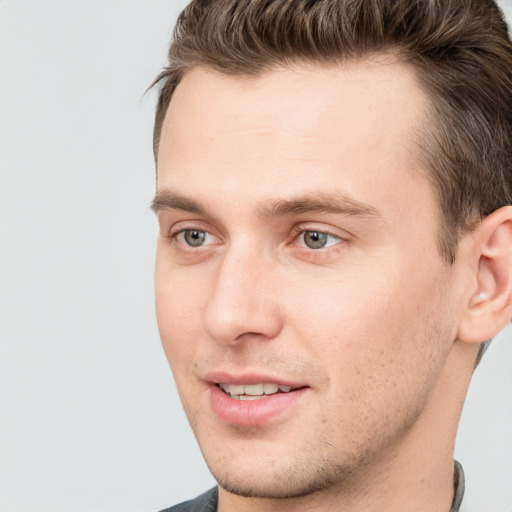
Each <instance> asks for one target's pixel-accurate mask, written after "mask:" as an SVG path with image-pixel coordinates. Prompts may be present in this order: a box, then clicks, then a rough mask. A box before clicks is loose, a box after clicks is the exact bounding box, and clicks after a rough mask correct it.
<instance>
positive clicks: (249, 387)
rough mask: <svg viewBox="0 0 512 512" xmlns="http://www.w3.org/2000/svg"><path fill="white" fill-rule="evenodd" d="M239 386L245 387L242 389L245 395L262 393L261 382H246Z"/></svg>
mask: <svg viewBox="0 0 512 512" xmlns="http://www.w3.org/2000/svg"><path fill="white" fill-rule="evenodd" d="M241 387H242V388H243V387H245V390H244V391H245V394H246V395H260V396H261V395H263V384H246V385H245V386H241ZM237 394H238V393H237Z"/></svg>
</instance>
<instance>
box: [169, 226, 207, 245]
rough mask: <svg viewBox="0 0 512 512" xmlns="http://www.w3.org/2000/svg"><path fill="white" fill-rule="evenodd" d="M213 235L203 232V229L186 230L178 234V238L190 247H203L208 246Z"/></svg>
mask: <svg viewBox="0 0 512 512" xmlns="http://www.w3.org/2000/svg"><path fill="white" fill-rule="evenodd" d="M211 236H212V235H211V234H210V233H208V231H203V230H201V229H184V230H183V231H180V232H179V233H177V234H176V238H177V239H178V240H179V241H180V242H183V243H185V244H186V245H188V246H190V247H201V246H202V245H206V244H207V243H208V242H209V239H210V238H211Z"/></svg>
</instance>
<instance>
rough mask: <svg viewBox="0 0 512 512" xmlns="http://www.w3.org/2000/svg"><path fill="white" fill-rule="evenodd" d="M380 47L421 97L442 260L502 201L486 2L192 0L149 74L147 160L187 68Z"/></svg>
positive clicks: (252, 64)
mask: <svg viewBox="0 0 512 512" xmlns="http://www.w3.org/2000/svg"><path fill="white" fill-rule="evenodd" d="M383 52H388V53H389V52H392V53H393V54H395V55H397V57H398V58H399V59H400V60H401V61H403V62H406V63H409V64H410V65H412V66H413V68H414V69H415V71H416V74H417V78H418V81H419V83H420V85H421V86H422V88H423V89H424V90H425V91H426V92H427V94H428V95H429V97H430V100H431V112H430V114H431V115H430V117H431V123H429V124H430V127H425V129H423V133H422V134H421V137H420V139H419V141H418V142H419V146H420V149H421V151H420V152H419V153H420V158H422V160H423V162H424V164H425V167H426V168H427V170H428V176H429V178H430V179H431V181H432V183H433V185H434V189H435V190H436V192H437V195H438V199H439V205H440V208H441V213H442V223H441V233H440V236H439V248H440V251H441V254H442V255H443V257H444V258H445V259H446V261H447V262H449V263H452V262H453V261H454V260H455V257H456V252H457V245H458V240H459V238H460V235H461V234H462V233H464V232H466V231H468V230H470V229H473V228H474V226H475V224H476V223H477V222H478V220H479V219H480V218H482V217H485V216H486V215H489V214H490V213H492V212H493V211H494V210H496V209H498V208H500V207H501V206H504V205H506V204H511V203H512V45H511V43H510V38H509V36H508V33H507V25H506V23H505V21H504V17H503V13H502V12H501V10H500V9H499V7H498V6H497V5H496V3H495V2H494V0H193V1H192V2H191V3H190V4H189V5H188V6H187V7H186V8H185V9H184V10H183V12H182V13H181V14H180V16H179V18H178V21H177V24H176V27H175V32H174V38H173V41H172V43H171V46H170V49H169V55H168V57H169V62H168V65H167V67H166V68H165V69H164V70H163V71H162V73H161V74H160V75H159V76H158V77H157V79H156V80H155V82H154V84H157V83H159V84H161V89H160V93H159V99H158V103H157V110H156V120H155V128H154V139H153V144H154V152H155V158H156V155H157V151H158V146H159V141H160V132H161V129H162V123H163V120H164V117H165V113H166V111H167V107H168V106H169V103H170V101H171V97H172V94H173V91H174V89H175V87H176V86H177V84H178V83H179V81H180V80H181V78H182V76H183V75H184V73H185V72H186V71H187V70H188V69H191V68H194V67H198V66H203V67H207V68H210V69H213V70H216V71H219V72H221V73H224V74H228V75H239V76H251V75H258V74H261V73H262V72H264V71H266V70H269V69H272V68H273V67H275V66H278V65H288V64H292V63H294V62H304V61H306V62H316V63H319V64H333V63H336V62H342V61H346V60H350V59H360V58H364V57H367V56H372V55H374V54H377V53H383ZM154 84H153V85H154Z"/></svg>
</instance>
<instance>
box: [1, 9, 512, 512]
mask: <svg viewBox="0 0 512 512" xmlns="http://www.w3.org/2000/svg"><path fill="white" fill-rule="evenodd" d="M184 4H185V2H183V1H182V0H180V1H169V0H167V1H164V0H122V1H121V0H103V1H100V0H88V1H87V2H85V1H78V0H76V1H72V0H67V1H66V0H60V1H57V0H47V1H43V2H41V1H35V0H33V1H29V0H1V1H0V59H1V60H0V166H1V167H0V168H1V175H0V176H1V182H0V208H1V211H0V243H1V245H0V272H1V274H0V294H1V302H0V329H1V340H2V343H1V345H0V400H1V401H0V404H1V410H0V439H1V444H0V449H1V452H0V510H1V511H2V512H70V511H72V512H86V511H87V512H135V511H140V512H150V511H156V510H159V509H161V508H164V507H167V506H169V505H171V504H174V503H177V502H178V501H181V500H184V499H187V498H191V497H193V496H195V495H197V494H199V493H200V492H202V491H204V490H206V489H207V488H208V487H210V486H212V485H213V483H214V482H213V479H212V477H211V476H210V475H209V473H208V470H207V469H206V467H205V465H204V462H203V461H202V458H201V455H200V453H199V450H198V448H197V447H196V444H195V441H194V439H193V436H192V434H191V432H190V431H189V428H188V425H187V423H186V420H185V417H184V414H183V412H182V410H181V406H180V404H179V401H178V398H177V394H176V392H175V390H174V385H173V381H172V377H171V373H170V370H169V369H168V367H167V362H166V361H165V357H164V354H163V351H162V349H161V347H160V342H159V337H158V332H157V328H156V321H155V315H154V306H153V259H154V247H155V239H156V222H155V219H154V218H153V215H152V213H151V212H150V210H149V203H150V201H151V198H152V195H153V192H154V186H155V179H154V173H155V170H154V163H153V157H152V150H151V135H152V123H153V110H154V101H155V95H154V94H149V95H148V96H147V97H145V98H143V93H144V90H145V88H146V87H147V86H148V85H149V83H150V82H151V80H152V79H153V78H154V76H155V75H156V74H157V73H158V71H159V69H160V68H161V66H162V65H163V64H164V62H165V55H166V50H167V45H168V42H169V40H170V37H171V33H172V27H173V25H174V21H175V19H176V16H177V14H178V12H179V11H180V10H181V8H182V7H183V6H184ZM502 6H503V7H504V9H505V10H506V11H507V13H508V16H509V18H511V16H512V8H511V5H510V3H506V2H502ZM511 437H512V331H509V332H506V333H504V334H502V335H501V336H500V337H499V338H498V339H497V340H496V342H495V344H494V346H492V347H491V349H490V350H489V352H488V354H487V356H486V358H485V359H484V362H483V363H482V366H481V367H480V368H479V369H478V370H477V372H476V374H475V377H474V381H473V383H472V385H471V388H470V393H469V398H468V401H467V404H466V408H465V410H464V414H463V418H462V424H461V428H460V433H459V437H458V440H457V450H456V452H457V457H458V458H459V460H461V461H462V462H463V464H464V467H465V469H466V476H467V495H466V499H465V504H464V508H463V510H464V511H465V512H511V511H512V439H511Z"/></svg>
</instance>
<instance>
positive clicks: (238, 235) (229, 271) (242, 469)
mask: <svg viewBox="0 0 512 512" xmlns="http://www.w3.org/2000/svg"><path fill="white" fill-rule="evenodd" d="M157 81H158V82H160V83H161V84H162V89H161V91H160V97H159V102H158V107H157V115H156V124H155V137H154V143H155V156H156V159H157V180H158V185H157V193H156V197H155V199H154V202H153V208H154V210H155V211H156V213H157V214H158V220H159V224H160V237H159V242H158V249H157V262H156V306H157V317H158V324H159V329H160V334H161V338H162V343H163V346H164V349H165V352H166V354H167V357H168V360H169V363H170V366H171V368H172V371H173V374H174V377H175V380H176V383H177V387H178V391H179V393H180V397H181V400H182V403H183V406H184V409H185V412H186V414H187V417H188V420H189V422H190V425H191V427H192V429H193V431H194V434H195V436H196V438H197V440H198V443H199V446H200V448H201V450H202V453H203V455H204V457H205V460H206V463H207V464H208V467H209V468H210V470H211V472H212V474H213V475H214V477H215V478H216V480H217V482H218V484H219V485H218V488H216V489H213V490H211V491H209V492H208V493H206V494H205V495H203V496H201V497H199V498H197V499H196V500H193V501H191V502H187V503H185V504H182V505H179V506H177V507H175V508H171V509H169V510H176V511H181V510H195V511H198V510H212V511H213V510H219V511H221V512H231V511H253V510H269V511H270V510H286V511H305V510H308V511H327V510H328V511H330V510H343V511H345V512H355V511H357V512H362V511H365V512H370V511H379V512H386V511H387V512H389V511H415V512H427V511H428V512H433V511H436V512H448V511H450V510H451V511H456V510H459V507H460V504H461V500H462V496H463V491H464V483H463V472H462V468H461V467H460V465H458V463H455V470H454V460H453V445H454V439H455V434H456V430H457V424H458V420H459V417H460V413H461V409H462V405H463V401H464V397H465V393H466V391H467V388H468V385H469V382H470V379H471V375H472V372H473V369H474V367H475V365H476V364H477V363H478V360H479V358H480V356H481V354H482V352H483V346H484V345H483V342H485V341H486V340H489V339H491V338H492V337H493V336H495V335H496V334H497V333H498V332H499V331H500V330H501V329H502V328H503V327H504V326H505V325H506V324H507V322H508V321H509V320H510V318H511V316H512V311H511V309H512V307H511V293H512V206H510V204H511V203H512V196H511V185H512V174H511V171H512V169H511V165H512V164H511V162H512V111H511V107H512V45H511V43H510V40H509V38H508V35H507V28H506V25H505V23H504V21H503V18H502V15H501V12H500V11H499V9H498V8H497V6H496V5H495V3H494V2H493V1H492V0H413V1H411V0H397V1H394V2H390V1H389V0H317V1H312V0H310V1H307V0H273V1H268V2H263V1H254V0H252V1H251V0H240V1H235V0H210V1H205V0H203V1H199V0H197V1H193V2H192V3H191V4H190V5H189V7H187V9H186V10H185V11H184V12H183V13H182V15H181V17H180V19H179V21H178V25H177V29H176V33H175V40H174V42H173V43H172V45H171V48H170V52H169V65H168V67H167V68H166V69H165V70H164V71H163V73H162V74H161V75H160V77H159V78H158V79H157Z"/></svg>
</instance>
